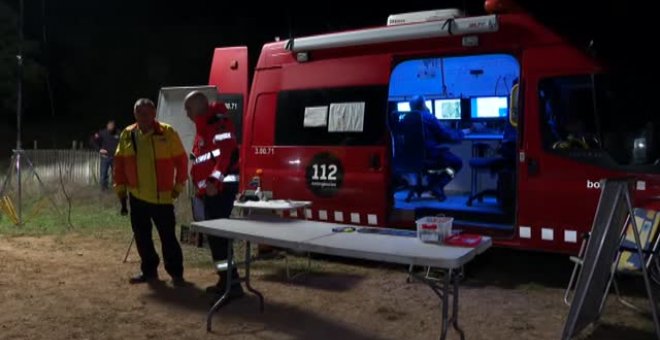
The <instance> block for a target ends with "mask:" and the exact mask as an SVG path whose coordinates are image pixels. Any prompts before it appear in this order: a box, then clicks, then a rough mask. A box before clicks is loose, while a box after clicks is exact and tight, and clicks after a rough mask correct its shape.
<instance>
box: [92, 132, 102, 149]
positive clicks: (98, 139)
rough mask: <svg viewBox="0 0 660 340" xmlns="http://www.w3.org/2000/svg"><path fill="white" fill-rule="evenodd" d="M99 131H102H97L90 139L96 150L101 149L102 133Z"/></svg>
mask: <svg viewBox="0 0 660 340" xmlns="http://www.w3.org/2000/svg"><path fill="white" fill-rule="evenodd" d="M99 132H100V131H96V132H95V133H94V134H93V135H92V138H90V140H89V143H90V144H91V145H92V147H93V148H94V149H95V150H96V151H99V150H101V134H100V133H99Z"/></svg>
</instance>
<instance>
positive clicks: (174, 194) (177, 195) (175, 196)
mask: <svg viewBox="0 0 660 340" xmlns="http://www.w3.org/2000/svg"><path fill="white" fill-rule="evenodd" d="M179 194H181V193H180V192H178V191H176V190H172V199H173V200H175V199H177V198H179Z"/></svg>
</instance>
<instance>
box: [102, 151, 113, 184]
mask: <svg viewBox="0 0 660 340" xmlns="http://www.w3.org/2000/svg"><path fill="white" fill-rule="evenodd" d="M112 160H113V158H112V157H108V156H101V177H100V179H101V189H108V185H109V180H110V178H109V177H110V175H109V174H110V171H112Z"/></svg>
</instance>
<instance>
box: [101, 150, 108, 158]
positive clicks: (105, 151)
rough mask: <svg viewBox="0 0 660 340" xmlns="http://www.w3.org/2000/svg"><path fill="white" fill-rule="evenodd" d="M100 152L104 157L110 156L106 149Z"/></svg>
mask: <svg viewBox="0 0 660 340" xmlns="http://www.w3.org/2000/svg"><path fill="white" fill-rule="evenodd" d="M99 152H100V153H101V154H102V155H104V156H105V155H107V154H108V150H106V149H101V150H99Z"/></svg>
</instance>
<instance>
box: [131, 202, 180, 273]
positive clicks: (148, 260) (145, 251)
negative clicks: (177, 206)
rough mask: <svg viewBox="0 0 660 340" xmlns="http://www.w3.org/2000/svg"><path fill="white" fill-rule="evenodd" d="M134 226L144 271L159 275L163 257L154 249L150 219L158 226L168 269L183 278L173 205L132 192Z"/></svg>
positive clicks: (166, 268)
mask: <svg viewBox="0 0 660 340" xmlns="http://www.w3.org/2000/svg"><path fill="white" fill-rule="evenodd" d="M130 203H131V227H132V228H133V235H134V236H135V244H136V245H137V249H138V253H139V254H140V258H141V259H142V265H141V269H142V274H144V275H145V276H149V277H155V276H156V275H158V272H157V270H158V264H159V262H160V258H158V254H157V253H156V249H154V241H153V239H152V238H151V229H152V228H151V221H153V222H154V224H155V225H156V230H157V231H158V236H160V242H161V244H162V252H163V258H164V260H165V270H166V271H167V273H168V274H170V276H172V277H183V253H182V252H181V246H180V245H179V241H178V240H177V238H176V232H175V226H176V219H175V217H174V205H172V204H153V203H149V202H145V201H142V200H139V199H137V198H135V197H133V196H132V195H131V197H130Z"/></svg>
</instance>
